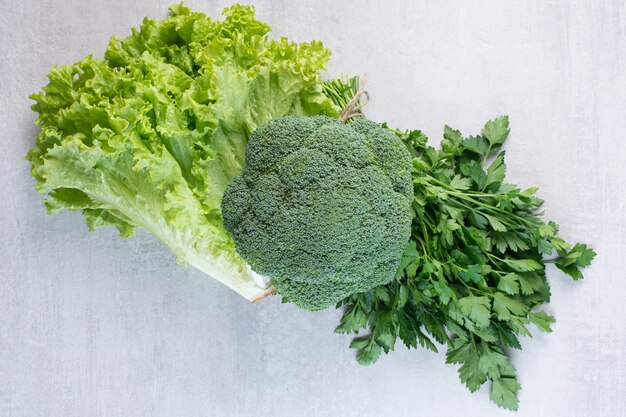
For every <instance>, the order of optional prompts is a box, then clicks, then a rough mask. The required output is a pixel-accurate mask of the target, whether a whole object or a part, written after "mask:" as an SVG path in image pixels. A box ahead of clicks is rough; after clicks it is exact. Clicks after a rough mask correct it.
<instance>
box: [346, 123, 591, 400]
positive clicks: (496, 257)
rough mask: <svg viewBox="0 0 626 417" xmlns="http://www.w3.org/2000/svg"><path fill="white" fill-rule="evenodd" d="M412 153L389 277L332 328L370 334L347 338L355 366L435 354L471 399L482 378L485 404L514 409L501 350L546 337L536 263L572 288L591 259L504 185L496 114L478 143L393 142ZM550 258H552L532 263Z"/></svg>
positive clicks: (411, 136)
mask: <svg viewBox="0 0 626 417" xmlns="http://www.w3.org/2000/svg"><path fill="white" fill-rule="evenodd" d="M394 132H396V134H397V135H398V136H399V137H401V138H402V139H403V141H404V142H405V144H406V145H407V147H408V148H409V150H410V152H411V154H412V156H413V167H414V170H413V184H414V194H415V195H414V199H413V205H412V208H413V225H412V234H411V239H410V241H409V244H408V245H407V247H406V249H405V252H404V256H403V258H402V261H401V263H400V268H399V269H398V271H397V274H396V279H395V280H394V281H392V282H391V283H389V284H386V285H384V286H381V287H377V288H375V289H373V290H371V291H368V292H365V293H362V294H356V295H352V296H350V297H348V298H347V299H346V300H344V301H343V304H345V306H346V311H345V314H344V316H343V318H342V320H341V323H340V324H339V326H338V327H337V329H336V331H337V332H339V333H359V332H360V331H361V330H362V329H366V328H367V329H369V331H370V332H369V334H367V335H365V336H360V337H358V338H357V339H355V342H353V343H352V345H351V347H352V348H354V349H357V350H358V353H357V360H358V361H359V363H362V364H369V363H373V362H375V361H376V360H377V359H378V358H379V356H380V353H381V352H385V353H388V352H389V351H391V350H393V348H394V345H395V343H396V340H397V339H400V340H401V341H402V342H403V343H404V344H405V345H406V346H407V347H409V348H411V347H416V346H417V344H420V345H421V346H424V347H427V348H429V349H431V350H434V351H436V350H437V346H436V345H435V343H434V342H438V343H440V344H445V345H447V347H448V353H447V362H448V363H455V364H460V365H461V367H460V368H459V376H460V378H461V381H462V382H463V383H464V384H465V385H466V386H467V387H468V388H469V390H470V391H475V390H477V389H478V388H479V387H480V386H481V385H482V384H484V383H485V382H486V381H488V380H489V381H491V382H492V385H491V399H492V400H493V401H494V402H495V403H496V404H498V405H499V406H501V407H504V408H508V409H512V410H516V409H517V408H518V400H517V397H516V394H517V392H518V391H519V390H520V385H519V383H518V382H517V377H516V375H515V369H514V368H513V366H512V365H511V364H510V363H509V361H508V358H507V356H506V349H509V348H513V349H520V343H519V339H518V337H519V336H520V335H524V336H530V335H531V333H530V330H529V328H528V325H529V324H534V325H535V326H537V327H538V328H539V329H540V330H542V331H545V332H550V331H551V328H550V325H551V324H552V323H554V317H552V316H550V315H548V314H547V313H545V311H543V310H540V307H541V305H542V304H543V303H545V302H548V301H549V300H550V287H549V285H548V282H547V280H546V275H545V264H546V263H547V262H554V263H555V264H556V266H557V267H558V268H559V269H560V270H561V271H563V272H565V273H566V274H568V275H570V276H571V277H573V278H574V279H579V278H582V273H581V272H580V268H583V267H585V266H587V265H589V264H590V262H591V260H592V259H593V257H594V256H595V253H594V252H593V250H591V249H590V248H588V247H587V246H586V245H584V244H576V245H574V246H571V245H570V244H568V243H566V242H565V241H564V240H563V239H561V238H560V237H558V236H557V232H558V227H557V225H556V224H555V223H554V222H548V223H545V222H543V221H542V220H541V219H540V217H539V216H540V214H541V213H539V211H538V210H539V208H540V206H541V204H542V200H540V199H539V198H537V197H536V196H535V192H536V191H537V190H536V189H535V188H530V189H527V190H521V189H519V188H518V187H516V186H514V185H511V184H507V183H506V182H504V176H505V171H506V166H505V164H504V151H502V150H501V148H502V144H503V142H504V140H505V139H506V138H507V136H508V134H509V122H508V118H507V117H506V116H504V117H499V118H497V119H495V120H492V121H489V122H487V124H486V125H485V127H484V128H483V131H482V134H481V135H480V136H470V137H467V138H463V137H462V135H461V133H460V132H459V131H457V130H454V129H452V128H450V127H449V126H446V127H445V130H444V139H443V140H442V142H441V150H436V149H435V148H433V147H430V146H427V145H426V141H427V139H426V137H425V136H424V135H423V134H422V133H421V132H419V131H412V132H409V133H402V132H398V131H394ZM553 252H556V254H557V257H556V258H555V259H552V260H543V257H544V256H549V255H551V254H552V253H553Z"/></svg>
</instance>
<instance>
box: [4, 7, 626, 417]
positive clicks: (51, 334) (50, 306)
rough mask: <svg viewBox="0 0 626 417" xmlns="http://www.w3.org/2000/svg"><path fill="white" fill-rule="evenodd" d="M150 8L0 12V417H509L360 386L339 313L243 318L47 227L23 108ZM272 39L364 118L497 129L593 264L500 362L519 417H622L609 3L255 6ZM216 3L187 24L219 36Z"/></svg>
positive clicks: (423, 377)
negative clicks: (210, 22)
mask: <svg viewBox="0 0 626 417" xmlns="http://www.w3.org/2000/svg"><path fill="white" fill-rule="evenodd" d="M168 3H169V2H168V1H162V0H137V1H128V0H109V1H101V0H66V1H52V0H40V1H36V0H2V2H1V3H0V52H1V53H0V58H1V59H0V109H1V110H0V141H1V142H0V144H1V147H0V161H1V162H0V181H1V186H0V416H2V417H37V416H42V417H43V416H45V417H57V416H58V417H61V416H63V417H74V416H87V417H98V416H134V417H140V416H272V417H281V416H331V415H333V416H334V415H341V416H362V417H369V416H394V417H401V416H424V417H436V416H454V415H463V416H481V417H482V416H509V415H513V414H512V413H509V412H506V411H502V410H499V409H497V408H496V407H495V406H494V405H493V404H492V403H491V402H490V401H489V399H488V390H487V389H486V388H483V389H482V390H480V391H479V392H478V393H476V394H473V395H472V394H470V393H469V392H468V391H467V390H466V389H465V387H463V386H462V385H461V384H460V383H459V381H458V378H457V371H456V367H455V366H451V365H445V364H444V355H443V353H440V354H434V353H431V352H428V351H425V350H417V351H414V350H413V351H408V350H406V349H404V348H402V347H400V348H398V350H397V351H396V352H395V353H393V354H392V355H390V356H387V357H383V358H382V359H381V360H380V361H379V363H377V364H376V365H375V366H373V367H361V366H359V365H357V364H356V363H355V361H354V357H353V352H352V351H350V350H349V349H347V345H348V343H349V338H348V337H344V336H340V335H336V334H333V328H334V326H335V325H336V323H337V321H338V318H339V316H340V312H339V311H333V310H328V311H324V312H318V313H310V312H306V311H302V310H299V309H297V308H295V307H293V306H291V305H281V304H280V302H279V300H278V299H277V298H274V299H268V300H265V301H263V302H262V303H260V304H258V305H250V304H248V303H247V302H246V301H245V300H243V299H241V298H239V297H238V296H237V295H236V294H235V293H233V292H231V291H230V290H228V289H227V288H226V287H223V286H221V285H220V284H218V283H217V282H214V281H212V280H211V279H209V278H207V277H206V276H203V275H202V274H201V273H199V272H197V271H195V270H191V269H185V268H184V267H182V266H179V265H177V264H176V263H175V261H174V258H173V256H172V254H171V253H170V252H169V251H168V250H166V249H165V247H164V246H163V245H161V244H160V242H158V241H157V240H156V239H155V238H153V237H152V236H150V235H148V234H147V233H139V234H138V236H137V237H135V238H133V239H131V240H124V239H120V238H118V237H117V236H116V233H115V231H114V230H109V229H106V230H105V229H103V230H100V231H98V232H97V233H91V234H90V233H88V232H87V227H86V226H85V224H84V221H83V220H82V218H81V216H80V214H78V213H64V214H60V215H56V216H47V215H46V214H45V212H44V209H43V206H42V204H41V198H40V196H39V195H38V194H37V193H36V191H35V189H34V180H33V179H32V178H31V177H30V175H29V173H28V165H27V163H26V162H25V161H24V160H23V157H24V154H25V153H26V151H27V150H28V149H29V147H30V146H31V144H32V143H33V137H34V136H35V134H36V130H35V127H34V126H33V121H34V118H35V115H34V113H32V112H31V111H30V110H29V106H30V102H29V100H28V99H27V96H28V94H30V93H32V92H34V91H37V90H38V89H39V88H40V87H41V86H42V85H43V84H44V82H45V78H44V75H45V74H46V73H47V71H48V69H49V67H51V66H52V65H54V64H63V63H71V62H74V61H75V60H77V59H79V58H81V57H82V56H84V55H86V54H89V53H94V54H95V55H98V56H100V55H101V54H102V52H103V51H104V47H105V46H106V44H107V41H108V39H109V36H110V35H111V34H116V35H118V36H123V35H126V34H128V33H129V31H130V28H131V27H132V26H135V25H137V24H138V23H139V22H140V21H141V19H142V18H143V16H145V15H148V16H151V17H163V16H165V13H166V7H167V6H168ZM256 3H257V4H258V15H259V17H260V18H261V19H262V20H265V21H267V22H268V23H270V25H271V26H272V28H273V29H274V34H275V35H276V36H280V35H283V36H288V37H290V38H292V39H296V40H309V39H312V38H317V39H321V40H323V41H324V42H325V44H326V45H327V46H328V47H330V48H331V49H332V51H333V52H334V56H333V58H332V61H331V63H330V66H329V71H328V74H329V75H333V76H334V75H337V74H339V73H340V72H344V73H345V72H347V73H358V74H360V73H363V72H368V73H369V80H370V81H369V91H370V94H371V97H372V100H371V102H370V104H369V105H368V108H367V113H368V115H369V117H370V118H373V119H375V120H379V121H388V122H389V123H390V124H391V125H393V126H398V127H400V128H408V127H412V128H416V127H417V128H421V129H423V130H424V131H425V132H426V133H427V134H428V135H429V136H430V137H431V138H432V140H438V139H439V137H440V136H441V133H442V131H443V125H444V124H445V123H448V124H451V125H452V126H455V127H457V128H459V129H461V130H462V131H463V132H466V133H472V132H478V131H479V129H480V127H481V126H482V124H483V123H484V122H485V121H486V120H487V119H489V118H492V117H494V116H496V115H499V114H502V113H506V114H509V115H510V118H511V124H512V135H511V137H510V140H509V142H508V144H507V145H506V149H507V151H508V153H507V155H508V167H509V169H508V175H509V178H510V179H511V180H512V181H514V182H518V183H520V184H521V185H523V186H533V185H536V186H539V187H540V196H541V197H543V198H545V199H546V201H547V203H546V206H545V211H546V213H547V216H548V217H549V218H551V219H554V220H556V221H557V222H558V223H559V224H561V228H562V234H563V236H564V237H565V238H567V239H569V240H577V241H584V242H588V243H590V244H591V245H592V246H593V247H594V248H595V249H596V250H597V252H598V253H599V256H598V258H597V259H596V261H595V263H594V265H593V267H591V268H589V269H588V270H587V271H586V277H587V278H586V279H585V280H584V281H581V282H572V281H570V280H569V279H567V278H566V277H564V276H563V275H562V274H561V273H560V272H559V271H557V270H555V269H552V268H551V269H550V270H549V275H550V280H551V283H552V286H553V294H554V295H553V302H552V303H551V304H550V305H549V306H548V310H549V311H550V312H552V313H554V314H555V315H556V316H557V320H558V321H557V324H556V326H555V328H554V332H553V333H552V334H550V335H543V334H539V335H537V336H536V337H535V338H534V339H532V340H531V339H525V340H524V341H523V346H524V349H523V351H522V352H521V353H519V352H516V353H514V355H513V362H514V364H515V366H516V367H517V369H518V372H519V378H520V381H521V383H522V385H523V391H522V392H521V394H520V399H521V410H520V412H519V413H518V415H519V416H533V417H534V416H550V417H555V416H591V415H593V416H626V324H625V322H626V303H625V302H624V298H625V295H624V293H625V292H626V267H625V264H624V259H625V257H626V233H625V232H626V230H625V229H626V226H625V224H626V163H625V160H626V140H625V138H624V135H625V132H626V116H625V110H626V108H625V106H624V104H625V97H626V78H625V75H626V34H625V30H626V3H625V2H624V1H619V0H618V1H595V2H594V1H578V2H577V1H572V2H565V1H545V0H536V1H512V2H500V1H494V2H489V1H472V2H466V1H449V2H445V3H444V2H440V1H410V0H403V1H397V2H393V3H392V2H380V1H365V2H356V1H343V2H335V1H330V0H324V1H320V2H315V4H314V2H303V1H296V2H294V1H273V2H272V1H270V0H265V1H258V2H256ZM226 4H227V2H226V1H218V2H215V1H210V2H203V1H199V0H192V1H189V2H188V5H189V6H191V7H193V8H196V9H198V10H202V11H205V12H208V13H210V14H212V15H214V16H216V15H217V14H218V12H219V11H220V10H221V8H222V7H223V6H225V5H226Z"/></svg>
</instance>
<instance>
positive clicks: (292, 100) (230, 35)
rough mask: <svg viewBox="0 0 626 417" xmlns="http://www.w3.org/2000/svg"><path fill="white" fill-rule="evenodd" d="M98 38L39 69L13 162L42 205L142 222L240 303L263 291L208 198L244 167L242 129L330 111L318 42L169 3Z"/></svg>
mask: <svg viewBox="0 0 626 417" xmlns="http://www.w3.org/2000/svg"><path fill="white" fill-rule="evenodd" d="M170 10H171V12H172V13H171V15H170V16H169V17H168V18H166V19H165V20H162V21H155V20H149V19H145V20H144V22H143V24H142V25H141V26H140V28H139V29H138V30H137V29H134V30H133V32H132V34H131V35H130V36H129V37H127V38H125V39H116V38H112V39H111V41H110V43H109V46H108V48H107V50H106V53H105V59H104V60H102V59H96V58H93V57H92V56H87V57H86V58H84V59H82V60H81V61H79V62H77V63H75V64H73V65H70V66H63V67H60V68H56V67H55V68H53V69H52V70H51V72H50V74H49V75H48V78H49V83H48V85H47V86H45V87H44V88H43V92H40V93H38V94H34V95H32V96H31V98H32V99H33V100H34V101H35V104H34V105H33V110H35V111H36V112H38V113H39V117H38V118H37V121H36V124H37V125H38V126H39V128H40V129H41V131H40V133H39V134H38V136H37V138H36V143H35V146H34V147H33V148H32V149H31V150H30V152H29V153H28V155H27V159H28V160H29V161H30V163H31V165H32V169H31V172H32V175H33V176H34V177H35V178H36V179H37V188H38V190H39V191H40V192H41V193H42V194H43V195H44V196H45V206H46V208H47V210H48V211H49V212H50V213H55V212H58V211H60V210H63V209H68V210H80V211H82V213H83V215H84V217H85V220H86V221H87V224H88V226H89V228H90V230H93V229H95V228H96V227H99V226H106V225H110V226H115V227H116V228H117V229H118V230H119V233H120V235H121V236H123V237H130V236H132V235H133V233H134V231H135V229H136V228H137V227H141V228H144V229H146V230H148V231H150V232H151V233H153V234H154V235H155V236H157V237H158V238H159V239H160V240H161V241H163V243H165V244H166V245H167V246H168V247H169V248H170V249H171V250H172V251H173V252H174V253H175V254H176V256H177V258H178V260H179V261H180V262H183V263H187V264H190V265H192V266H194V267H196V268H198V269H200V270H201V271H203V272H205V273H207V274H208V275H210V276H212V277H213V278H215V279H217V280H219V281H221V282H223V283H224V284H226V285H228V286H229V287H230V288H232V289H234V290H235V291H237V292H238V293H239V294H241V295H242V296H244V297H246V298H248V299H249V300H255V299H258V298H260V297H262V296H263V295H264V294H266V293H267V290H266V289H263V288H261V287H260V286H259V285H257V284H255V282H254V280H253V279H252V278H251V276H250V275H249V274H248V273H247V272H246V264H245V262H244V261H243V260H242V259H241V258H240V257H239V255H238V254H237V253H236V252H235V247H234V244H233V241H232V239H231V238H230V236H229V235H228V233H227V232H226V231H225V229H224V226H223V224H222V214H221V211H220V202H221V199H222V195H223V193H224V190H225V189H226V186H227V185H228V183H229V182H230V180H231V179H232V178H233V177H234V176H236V175H238V174H239V173H241V171H242V170H243V168H244V166H245V149H246V145H247V142H248V138H249V136H250V135H251V133H252V132H253V131H254V130H255V128H256V127H257V126H259V125H261V124H263V123H265V122H267V121H269V120H271V119H274V118H278V117H281V116H284V115H288V114H294V115H328V116H332V117H337V116H338V112H339V110H340V109H339V108H338V107H337V106H336V105H335V104H333V102H332V101H331V100H330V99H329V98H328V97H327V96H326V95H324V93H323V86H322V83H321V80H320V75H319V73H320V71H321V70H322V69H324V66H325V64H326V62H327V60H328V59H329V57H330V52H329V51H328V50H327V49H325V48H324V47H323V46H322V44H321V43H320V42H317V41H313V42H310V43H300V44H297V43H294V42H289V41H288V40H287V39H285V38H282V39H280V40H269V39H268V37H267V36H266V35H267V33H268V32H269V30H270V28H269V27H268V26H267V25H266V24H265V23H263V22H260V21H258V20H256V19H255V16H254V8H253V7H247V6H240V5H235V6H232V7H229V8H227V9H225V10H224V11H223V15H224V20H222V21H217V20H212V19H210V18H209V17H207V16H206V15H204V14H202V13H195V12H191V11H190V10H189V9H188V8H186V7H184V6H182V4H181V5H176V6H173V7H171V8H170Z"/></svg>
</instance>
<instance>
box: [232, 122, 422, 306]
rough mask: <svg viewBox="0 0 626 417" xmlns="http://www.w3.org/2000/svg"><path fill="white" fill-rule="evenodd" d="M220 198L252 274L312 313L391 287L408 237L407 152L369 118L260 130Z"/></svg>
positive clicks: (410, 195) (284, 124)
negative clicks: (267, 279) (262, 277)
mask: <svg viewBox="0 0 626 417" xmlns="http://www.w3.org/2000/svg"><path fill="white" fill-rule="evenodd" d="M246 160H247V166H246V168H245V170H244V171H243V173H242V174H241V175H240V176H238V177H235V178H234V179H233V181H232V182H231V183H230V185H229V186H228V188H227V190H226V192H225V194H224V198H223V200H222V214H223V218H224V226H225V227H226V230H227V231H228V232H229V233H230V234H231V236H232V237H233V240H234V242H235V246H236V248H237V251H238V252H239V254H240V255H241V256H242V257H243V259H245V260H246V261H247V262H248V263H249V264H250V266H251V267H252V269H253V270H254V271H256V272H257V273H259V274H262V275H266V276H269V277H271V278H272V279H273V281H274V286H275V288H276V290H277V291H278V292H279V293H280V294H282V295H283V296H285V297H286V298H287V299H288V300H289V301H291V302H293V303H295V304H297V305H298V306H300V307H303V308H306V309H309V310H320V309H323V308H326V307H328V306H330V305H333V304H335V303H337V302H338V301H340V300H342V299H344V298H345V297H347V296H348V295H350V294H354V293H358V292H363V291H367V290H369V289H371V288H373V287H375V286H378V285H381V284H386V283H388V282H390V281H391V280H392V279H393V277H394V275H395V272H396V269H397V268H398V264H399V262H400V258H401V256H402V253H403V250H404V248H405V246H406V244H407V241H408V239H409V236H410V231H411V229H410V226H411V212H410V206H411V201H412V198H413V185H412V182H411V162H410V155H409V152H408V151H407V149H406V148H405V146H404V145H403V144H402V142H401V141H400V139H398V138H397V137H396V136H395V135H394V134H392V133H390V132H389V131H388V130H386V129H384V128H383V127H381V126H379V125H378V124H376V123H374V122H371V121H369V120H364V119H359V120H355V121H353V122H350V123H349V124H344V123H342V122H340V121H339V120H336V119H332V118H329V117H325V116H316V117H298V116H287V117H283V118H280V119H276V120H273V121H271V122H269V123H267V124H265V125H263V126H261V127H259V128H258V129H257V130H256V131H255V132H254V133H253V134H252V136H251V138H250V141H249V143H248V148H247V151H246Z"/></svg>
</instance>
